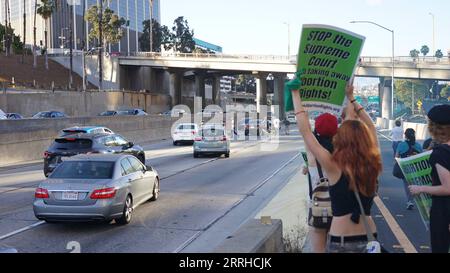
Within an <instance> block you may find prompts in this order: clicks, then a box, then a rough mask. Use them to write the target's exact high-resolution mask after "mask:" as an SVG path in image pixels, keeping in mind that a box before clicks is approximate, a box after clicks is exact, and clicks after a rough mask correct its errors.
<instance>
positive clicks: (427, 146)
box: [422, 137, 436, 151]
mask: <svg viewBox="0 0 450 273" xmlns="http://www.w3.org/2000/svg"><path fill="white" fill-rule="evenodd" d="M435 145H436V142H435V141H434V140H433V138H431V137H430V138H428V139H427V140H425V141H424V142H423V145H422V149H423V150H424V151H430V150H433V148H434V146H435Z"/></svg>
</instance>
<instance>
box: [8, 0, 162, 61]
mask: <svg viewBox="0 0 450 273" xmlns="http://www.w3.org/2000/svg"><path fill="white" fill-rule="evenodd" d="M55 1H56V2H57V9H56V10H55V12H54V13H53V15H52V17H51V18H50V19H49V20H48V21H49V22H48V32H49V33H48V44H49V48H68V47H69V45H68V42H67V41H68V39H69V24H70V19H71V21H72V23H73V41H74V49H80V48H81V45H82V42H83V41H84V42H85V43H86V45H87V47H88V48H92V47H94V46H96V42H95V41H89V40H88V35H89V30H90V26H89V24H88V23H87V22H83V21H84V20H83V14H84V13H85V11H86V10H87V9H89V7H91V6H93V5H95V4H97V3H98V2H99V1H101V0H55ZM5 2H8V4H9V14H10V18H11V27H12V28H13V29H14V30H15V33H16V35H20V37H21V38H22V39H23V36H24V35H23V34H24V27H23V24H24V16H23V14H24V13H25V21H26V22H25V23H26V35H25V36H26V41H25V43H26V44H27V45H32V44H33V23H34V8H35V3H37V4H38V5H39V4H40V3H41V0H0V23H1V24H4V22H5V15H6V14H8V10H6V12H5ZM72 3H73V4H74V9H71V6H69V4H72ZM150 3H152V4H153V5H152V6H153V8H152V10H153V19H155V20H156V21H158V22H161V7H160V0H108V1H104V4H103V5H104V8H106V7H109V8H110V9H112V10H113V11H114V12H115V14H117V15H118V16H119V17H122V18H124V19H125V20H126V21H127V22H128V23H127V24H126V26H124V28H123V37H122V39H121V41H120V43H118V44H114V45H111V46H109V47H108V48H107V50H109V51H121V52H124V53H127V52H136V51H139V42H138V41H139V36H140V35H141V34H142V31H143V28H144V27H143V21H145V20H148V19H150V10H151V8H150V6H151V4H150ZM70 17H71V18H70ZM44 29H45V21H44V20H43V19H42V18H41V16H39V15H36V40H37V45H39V44H40V42H41V41H42V44H43V43H44Z"/></svg>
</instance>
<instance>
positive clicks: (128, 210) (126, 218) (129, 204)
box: [116, 195, 133, 225]
mask: <svg viewBox="0 0 450 273" xmlns="http://www.w3.org/2000/svg"><path fill="white" fill-rule="evenodd" d="M132 218H133V199H132V198H131V195H128V196H127V198H126V199H125V204H124V206H123V212H122V216H121V217H120V218H119V219H117V220H116V222H117V223H118V224H119V225H127V224H129V223H130V222H131V219H132Z"/></svg>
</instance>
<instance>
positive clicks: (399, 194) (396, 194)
mask: <svg viewBox="0 0 450 273" xmlns="http://www.w3.org/2000/svg"><path fill="white" fill-rule="evenodd" d="M379 140H380V146H381V152H382V156H383V173H382V175H381V177H380V189H379V195H380V198H381V200H382V201H383V203H384V204H385V205H386V207H387V208H388V209H389V211H390V213H391V214H392V216H394V218H395V220H396V221H397V222H398V224H399V225H400V228H401V229H402V230H403V231H404V233H405V234H406V236H407V237H408V238H409V240H410V241H411V243H412V244H413V245H414V247H415V248H416V250H417V252H419V253H420V252H424V253H428V252H430V241H429V237H430V236H429V231H427V230H426V228H425V225H424V224H423V222H422V219H421V217H420V214H419V212H418V210H417V208H415V209H414V210H407V209H406V201H407V200H406V193H405V190H404V189H403V182H402V181H401V180H400V179H397V178H395V177H394V176H392V168H393V165H394V158H393V151H392V142H391V141H390V140H388V139H386V138H384V137H383V136H381V135H380V136H379ZM376 220H377V225H378V224H379V223H380V227H381V232H380V239H381V241H383V242H384V243H385V246H386V247H387V249H388V250H389V251H390V252H403V250H402V249H401V248H400V247H399V243H398V241H397V240H395V238H393V237H392V235H391V231H390V230H388V229H387V228H385V227H386V226H385V225H384V224H383V225H382V224H381V222H382V221H383V222H384V221H385V220H384V219H383V218H377V219H376Z"/></svg>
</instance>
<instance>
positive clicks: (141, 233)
mask: <svg viewBox="0 0 450 273" xmlns="http://www.w3.org/2000/svg"><path fill="white" fill-rule="evenodd" d="M300 145H301V144H300V141H299V140H298V137H297V138H296V139H295V140H293V139H289V138H288V137H286V139H285V140H284V141H283V142H282V144H281V145H280V147H279V149H277V150H276V151H273V152H268V151H267V152H265V151H261V149H260V144H258V143H242V142H241V143H239V142H238V143H233V146H232V154H231V158H230V159H225V158H220V159H217V158H200V159H194V158H193V157H192V147H187V146H186V147H173V146H171V143H170V142H163V143H158V144H154V145H153V146H152V147H151V148H152V149H151V150H148V152H147V158H149V160H148V161H147V164H150V165H153V166H154V167H155V168H156V169H157V170H158V171H159V172H160V175H161V177H162V178H165V179H163V180H162V182H161V197H160V200H158V201H157V202H153V203H146V204H144V205H142V206H141V207H139V208H138V209H137V210H136V211H135V218H134V221H133V223H132V224H131V225H129V226H125V227H118V226H116V225H111V224H55V225H49V224H42V225H40V226H38V227H35V228H33V229H31V230H28V231H26V232H23V233H20V234H17V235H14V236H12V237H10V238H7V239H5V240H2V241H0V243H1V244H6V245H8V246H11V247H15V248H17V249H18V250H19V252H67V251H68V250H66V245H67V243H68V242H70V241H77V242H79V243H80V244H81V248H82V251H83V252H173V251H177V249H179V250H182V248H184V247H185V246H187V245H188V243H186V242H191V240H192V238H194V237H195V235H196V234H201V233H203V232H204V231H206V230H208V229H209V228H210V227H211V225H212V224H213V223H215V222H216V221H217V220H219V219H221V218H222V217H223V216H224V215H226V214H227V213H228V212H229V211H230V209H232V208H235V206H236V204H238V203H239V202H240V201H242V200H243V199H246V198H247V197H248V195H249V194H252V193H254V192H255V189H256V187H258V186H260V184H261V182H263V181H265V179H266V178H267V177H270V176H271V174H272V173H273V172H274V171H276V170H278V169H279V168H280V167H281V166H283V165H284V164H285V163H286V162H287V161H289V159H291V158H293V157H294V156H295V155H296V154H297V153H298V148H299V146H300ZM146 148H147V149H148V147H146ZM152 154H153V155H154V156H151V155H152ZM297 169H298V163H297V164H289V165H288V166H287V167H286V170H287V171H286V172H284V173H283V174H282V175H283V176H286V180H287V177H288V176H290V175H291V173H293V172H294V171H296V170H297ZM19 174H20V175H19ZM0 175H4V173H0ZM15 175H17V177H19V178H20V179H19V181H16V182H17V184H18V185H21V186H24V185H25V187H24V188H22V189H17V190H14V191H9V192H4V193H3V196H2V197H1V203H2V206H1V207H2V211H1V212H0V218H1V220H0V227H1V228H0V234H1V235H4V234H6V233H8V232H11V231H13V230H16V229H18V228H22V227H24V226H27V225H30V224H32V223H35V222H36V220H35V219H34V216H33V212H32V207H31V203H32V199H33V197H32V194H33V190H34V187H35V185H36V184H37V183H38V182H39V181H40V180H41V179H42V178H43V177H42V173H41V172H40V170H28V171H27V172H21V171H20V170H18V169H16V170H14V171H13V172H12V173H8V174H7V175H6V178H7V179H10V180H11V177H15ZM281 178H283V177H281ZM29 179H35V181H32V182H30V181H29ZM278 179H280V177H278ZM10 180H9V182H5V183H4V184H2V187H3V188H8V187H9V188H11V187H14V186H16V185H15V184H14V183H11V181H10ZM12 180H14V179H12ZM5 181H6V180H5ZM279 181H282V180H279ZM27 183H28V184H27ZM279 186H280V185H278V184H273V185H270V187H272V188H273V189H268V190H266V191H265V195H266V196H262V197H261V198H258V199H257V203H258V206H263V205H264V204H265V203H266V202H268V201H269V200H270V198H269V196H271V195H273V194H275V193H276V191H277V190H279ZM4 205H5V206H6V205H7V206H8V208H5V209H3V207H4ZM249 213H256V211H255V212H253V211H251V212H249ZM248 216H250V215H249V214H247V215H243V216H242V218H241V219H238V220H237V221H240V222H243V221H245V220H246V219H247V218H248ZM234 221H236V220H234ZM237 226H239V225H237ZM193 236H194V237H193ZM216 243H218V242H216ZM180 247H181V248H180Z"/></svg>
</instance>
